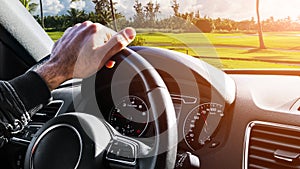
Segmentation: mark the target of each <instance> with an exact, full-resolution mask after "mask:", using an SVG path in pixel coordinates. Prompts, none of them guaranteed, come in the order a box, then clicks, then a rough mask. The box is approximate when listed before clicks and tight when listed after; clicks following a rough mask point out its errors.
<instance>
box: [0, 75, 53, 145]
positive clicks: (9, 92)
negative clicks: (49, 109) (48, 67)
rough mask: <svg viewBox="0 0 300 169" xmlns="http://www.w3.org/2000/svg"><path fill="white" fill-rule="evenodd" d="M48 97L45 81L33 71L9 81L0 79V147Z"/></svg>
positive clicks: (26, 121) (48, 91)
mask: <svg viewBox="0 0 300 169" xmlns="http://www.w3.org/2000/svg"><path fill="white" fill-rule="evenodd" d="M50 97H51V93H50V90H49V88H48V87H47V85H46V83H45V82H44V80H43V79H42V78H41V77H40V76H39V75H38V74H37V73H36V72H34V71H29V72H27V73H25V74H24V75H21V76H19V77H17V78H15V79H13V80H11V81H0V147H1V146H3V144H4V143H6V142H7V141H8V140H9V138H10V137H11V135H12V134H15V133H18V132H20V131H21V130H22V129H23V127H24V126H25V125H27V124H28V122H29V121H30V119H31V116H32V115H33V114H34V113H35V112H36V111H37V110H38V107H41V105H42V104H45V103H47V102H48V101H49V99H50Z"/></svg>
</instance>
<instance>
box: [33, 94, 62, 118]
mask: <svg viewBox="0 0 300 169" xmlns="http://www.w3.org/2000/svg"><path fill="white" fill-rule="evenodd" d="M62 105H63V101H61V100H55V101H51V102H50V103H49V104H48V105H46V106H44V107H43V108H42V109H40V110H39V111H38V112H36V113H35V114H34V115H33V116H32V118H31V119H32V121H33V122H42V123H45V122H47V121H48V120H50V119H52V118H53V117H55V116H56V114H57V113H58V112H59V110H60V108H61V107H62Z"/></svg>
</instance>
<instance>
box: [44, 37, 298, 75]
mask: <svg viewBox="0 0 300 169" xmlns="http://www.w3.org/2000/svg"><path fill="white" fill-rule="evenodd" d="M48 34H49V35H50V37H51V38H52V39H53V40H54V41H56V40H57V39H59V38H60V37H61V36H62V34H63V33H62V32H48ZM137 36H139V37H141V38H143V39H144V41H145V42H144V46H155V47H161V48H166V49H170V50H176V51H179V52H183V53H188V54H189V55H192V56H197V57H200V58H201V59H203V60H204V61H206V62H208V63H210V64H212V65H214V66H216V67H218V68H222V69H247V68H261V69H264V68H266V69H267V68H300V32H271V33H264V40H265V45H266V47H267V49H263V50H259V49H257V47H258V37H257V35H255V34H242V33H139V34H138V35H137ZM293 62H295V63H293Z"/></svg>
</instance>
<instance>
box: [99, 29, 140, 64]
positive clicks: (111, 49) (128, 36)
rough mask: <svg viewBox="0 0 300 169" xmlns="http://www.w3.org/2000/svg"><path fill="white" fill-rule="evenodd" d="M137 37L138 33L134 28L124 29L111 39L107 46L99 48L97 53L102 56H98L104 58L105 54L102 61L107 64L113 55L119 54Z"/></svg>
mask: <svg viewBox="0 0 300 169" xmlns="http://www.w3.org/2000/svg"><path fill="white" fill-rule="evenodd" d="M135 36H136V32H135V30H134V29H133V28H131V27H128V28H125V29H123V30H122V31H120V32H118V33H117V34H115V35H114V36H113V37H112V38H110V39H109V41H108V42H107V43H106V44H104V45H102V46H100V47H98V48H97V53H99V54H100V55H98V56H101V54H102V56H103V54H105V55H104V58H103V59H102V61H104V62H106V61H107V60H109V58H111V57H112V56H113V55H115V54H117V53H118V52H120V51H121V50H122V49H124V48H125V47H126V46H127V45H129V44H130V43H131V42H132V41H133V40H134V38H135Z"/></svg>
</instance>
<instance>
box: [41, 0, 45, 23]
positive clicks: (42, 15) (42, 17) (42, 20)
mask: <svg viewBox="0 0 300 169" xmlns="http://www.w3.org/2000/svg"><path fill="white" fill-rule="evenodd" d="M40 11H41V24H42V27H43V28H45V22H44V12H43V2H42V0H40Z"/></svg>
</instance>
